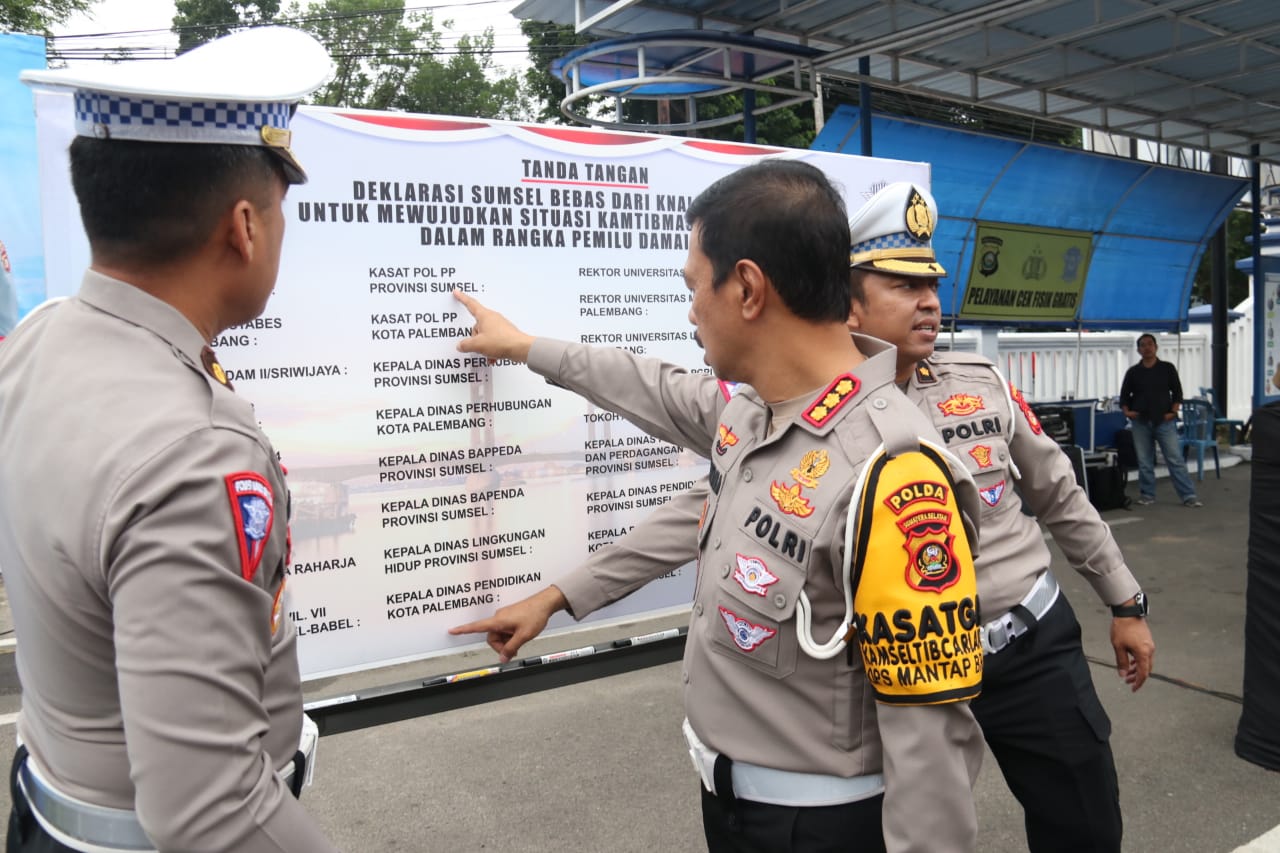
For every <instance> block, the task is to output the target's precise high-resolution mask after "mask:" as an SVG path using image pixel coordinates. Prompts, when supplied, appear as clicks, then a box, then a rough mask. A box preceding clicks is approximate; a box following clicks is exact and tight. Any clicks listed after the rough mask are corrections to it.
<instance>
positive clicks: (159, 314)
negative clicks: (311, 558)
mask: <svg viewBox="0 0 1280 853" xmlns="http://www.w3.org/2000/svg"><path fill="white" fill-rule="evenodd" d="M331 67H332V64H331V62H330V60H329V57H328V55H327V54H326V52H325V50H324V48H323V47H321V45H320V44H319V43H318V42H316V41H315V39H313V38H312V37H311V36H309V35H306V34H304V33H301V32H298V31H296V30H289V29H283V28H263V29H256V30H248V31H245V32H240V33H237V34H234V35H230V36H227V37H226V38H223V39H219V40H217V41H215V42H211V43H209V44H207V45H205V46H203V47H199V48H197V49H195V50H193V51H191V52H189V53H187V54H185V55H183V56H181V57H179V58H177V59H174V60H172V61H169V62H164V63H133V64H122V65H116V66H103V67H98V68H93V69H88V70H86V69H80V68H72V69H66V70H60V71H27V72H23V74H22V79H23V80H24V81H25V82H27V83H30V84H36V85H48V86H57V87H67V88H71V89H73V90H74V93H73V99H74V104H75V130H76V134H77V136H76V138H75V139H74V141H73V142H72V144H71V147H70V160H71V179H72V183H73V186H74V188H75V192H76V197H77V199H78V200H79V203H80V212H81V219H82V221H83V224H84V229H85V232H86V233H87V235H88V238H89V246H90V249H91V256H92V257H91V263H90V267H89V269H88V271H86V273H85V275H84V280H83V282H82V284H81V288H80V291H79V293H78V294H77V295H76V296H75V297H73V298H71V299H67V300H63V301H61V302H57V303H55V304H51V305H49V306H48V307H45V308H41V309H38V310H37V311H35V312H33V313H32V314H31V315H30V316H29V317H28V318H27V319H26V320H25V321H24V322H23V323H22V324H21V325H20V326H19V327H18V328H17V329H16V330H15V332H14V333H13V334H12V335H11V336H10V337H8V338H7V339H6V340H5V341H4V343H3V344H0V441H2V442H3V444H4V446H5V447H7V448H9V449H10V451H9V452H6V453H5V454H4V455H3V457H0V565H3V566H4V574H5V586H6V588H7V592H8V594H9V599H10V603H11V606H12V609H13V618H14V623H15V629H16V632H17V637H18V652H17V662H18V674H19V677H20V678H21V681H22V688H23V696H22V712H21V714H20V715H19V717H18V740H19V744H20V745H19V748H18V752H17V755H16V756H15V759H14V764H13V771H12V775H11V788H12V793H13V810H12V812H11V814H10V821H9V835H8V850H9V851H11V852H12V851H29V850H33V851H62V850H74V851H95V853H97V851H146V850H161V851H169V850H174V851H177V850H183V851H194V850H201V851H238V853H268V851H271V852H272V853H278V851H295V853H317V851H320V853H324V851H332V850H334V849H335V848H334V847H333V845H331V844H330V843H329V841H328V840H326V839H325V838H324V836H323V835H322V834H321V833H320V831H319V830H318V829H317V828H316V826H315V825H314V823H313V821H312V820H311V819H310V817H309V816H308V815H307V814H306V813H305V811H304V810H303V809H302V807H301V806H300V805H299V803H298V801H297V796H298V794H299V793H300V791H301V789H302V787H303V785H304V781H305V780H306V779H307V777H308V774H309V773H310V770H311V767H312V763H311V759H312V757H313V754H314V746H315V740H316V732H315V727H314V725H309V721H306V720H305V718H304V715H303V713H302V694H301V687H300V679H299V673H298V660H297V635H296V633H295V630H294V626H293V624H292V623H291V622H290V620H289V617H288V615H287V610H286V608H285V606H284V600H283V595H284V584H285V564H286V560H287V558H288V519H289V515H288V512H289V510H288V507H289V500H288V491H287V489H286V486H285V478H284V471H283V469H282V468H281V466H280V463H279V462H278V461H277V456H276V452H275V450H274V449H273V448H272V446H271V444H270V442H268V441H267V438H266V436H264V435H263V434H262V432H261V431H260V430H259V428H258V426H257V421H256V419H255V418H254V414H253V408H252V407H251V405H250V403H249V401H248V400H246V399H244V398H243V397H241V396H238V395H237V394H235V393H234V391H233V390H232V387H231V384H230V383H229V382H228V381H227V376H226V373H225V372H224V371H223V369H222V367H221V366H220V365H219V364H218V361H217V358H216V357H215V356H214V354H213V351H212V350H211V349H210V348H209V342H210V341H212V340H213V338H214V337H215V336H216V335H218V334H219V333H220V332H222V331H223V330H224V329H226V328H228V327H231V326H234V325H237V324H241V323H245V322H248V321H250V320H252V319H253V318H254V317H256V316H258V314H260V313H261V312H262V310H263V308H264V307H265V305H266V302H267V298H268V297H269V296H270V294H271V290H272V287H273V286H274V284H275V280H276V273H277V268H278V265H279V260H280V247H281V242H282V240H283V234H284V225H285V214H284V207H283V201H284V195H285V191H286V190H287V188H288V186H289V184H291V183H300V182H302V181H304V180H305V179H306V176H305V174H304V172H303V170H302V166H301V165H300V164H299V163H298V161H297V159H296V158H295V157H294V156H293V153H292V151H291V150H290V148H289V133H290V131H289V119H290V116H291V114H292V112H293V109H294V106H295V105H296V103H297V101H298V100H299V99H301V98H302V97H304V96H305V95H306V94H307V93H308V92H310V91H312V90H313V89H315V88H316V87H317V86H319V85H320V84H321V83H322V82H323V81H324V79H325V78H326V77H327V76H328V75H329V73H330V69H331Z"/></svg>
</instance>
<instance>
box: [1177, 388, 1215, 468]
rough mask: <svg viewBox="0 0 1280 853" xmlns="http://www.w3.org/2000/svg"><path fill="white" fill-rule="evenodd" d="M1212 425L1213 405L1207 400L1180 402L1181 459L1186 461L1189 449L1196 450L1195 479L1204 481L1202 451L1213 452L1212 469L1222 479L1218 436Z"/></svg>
mask: <svg viewBox="0 0 1280 853" xmlns="http://www.w3.org/2000/svg"><path fill="white" fill-rule="evenodd" d="M1216 433H1217V430H1216V429H1215V425H1214V411H1213V404H1212V403H1210V402H1209V401H1208V400H1183V401H1182V435H1181V437H1180V438H1179V443H1180V444H1181V446H1182V458H1183V459H1186V458H1187V454H1188V452H1189V451H1190V450H1191V448H1193V447H1194V448H1195V450H1196V479H1197V480H1203V479H1204V451H1205V449H1206V448H1208V449H1209V450H1212V451H1213V469H1214V471H1215V472H1216V473H1217V475H1218V479H1222V465H1221V463H1220V462H1219V461H1218V436H1217V434H1216Z"/></svg>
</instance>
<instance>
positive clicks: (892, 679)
mask: <svg viewBox="0 0 1280 853" xmlns="http://www.w3.org/2000/svg"><path fill="white" fill-rule="evenodd" d="M843 210H844V207H843V203H842V202H841V201H840V199H839V196H838V194H837V193H836V192H835V190H834V189H833V188H832V187H831V186H830V184H829V183H828V181H827V180H826V178H825V176H823V175H822V173H821V172H820V171H818V170H817V169H815V168H813V167H812V166H809V165H807V164H804V163H799V162H796V161H788V160H774V161H764V162H762V163H760V164H757V165H755V166H751V167H747V168H746V169H742V170H740V171H738V172H735V173H733V174H731V175H729V176H728V177H726V178H723V179H721V180H720V181H718V182H716V183H715V184H713V185H712V186H711V187H710V188H708V189H707V190H706V191H705V192H703V193H702V194H701V195H699V196H698V198H697V199H695V200H694V202H693V204H692V205H691V206H690V208H689V211H688V214H687V216H688V219H689V221H690V224H691V225H692V228H693V231H692V235H691V239H690V248H689V257H688V260H687V262H686V265H685V270H684V272H685V280H686V284H687V286H688V288H689V290H690V294H691V304H692V307H691V309H690V314H689V317H690V321H691V322H692V323H693V324H694V325H695V326H696V328H697V333H698V336H699V340H700V341H701V342H702V344H703V346H704V347H705V351H706V361H707V363H708V364H709V365H710V366H711V367H712V369H713V370H714V371H715V373H716V375H717V376H719V377H721V378H723V379H726V380H732V381H741V382H743V383H747V384H749V385H750V388H744V390H743V391H742V392H741V393H739V394H737V395H735V396H733V397H732V398H731V399H726V398H724V397H722V396H719V395H718V394H714V393H713V394H711V395H708V394H706V393H704V391H705V389H706V387H707V385H706V383H704V382H703V380H702V379H700V378H696V377H691V376H689V375H688V374H684V373H681V372H679V371H675V370H669V371H668V372H667V374H666V375H665V376H664V377H661V379H669V380H670V381H669V382H664V381H657V382H652V383H643V384H634V385H632V384H630V383H618V382H614V383H611V388H612V390H611V391H609V392H605V393H606V394H614V395H616V397H617V398H618V399H616V400H614V402H615V404H617V407H618V408H619V409H620V410H622V411H625V412H626V413H627V414H628V415H631V416H634V417H636V418H637V419H638V420H639V421H640V422H642V423H651V424H654V425H655V426H656V425H658V424H661V425H664V426H665V428H666V429H669V430H671V431H672V432H673V433H679V434H680V435H682V436H685V437H687V438H688V439H689V440H691V441H692V440H699V441H700V442H701V444H702V446H703V447H704V448H706V450H705V451H704V452H707V453H708V455H709V456H710V458H711V461H712V468H711V475H710V490H709V492H708V495H707V498H706V501H705V503H704V505H703V507H702V509H701V510H700V513H699V515H700V519H701V520H700V522H699V529H698V532H697V536H696V544H697V552H698V558H699V562H700V567H701V568H700V577H699V582H698V586H697V590H696V592H695V601H694V604H693V612H692V615H691V622H690V629H689V638H688V643H687V646H686V654H685V662H684V675H683V677H684V681H685V687H686V689H685V700H686V701H685V705H686V710H687V714H688V719H687V721H686V724H685V735H686V738H687V740H688V743H689V748H690V753H691V755H692V756H693V758H694V763H695V765H696V766H697V768H698V771H699V775H700V776H701V782H702V797H703V823H704V830H705V834H706V839H707V844H708V848H709V849H710V850H712V851H716V853H718V852H719V851H748V850H749V851H781V850H797V851H827V850H883V849H886V848H887V849H889V850H893V851H932V852H933V853H939V851H971V850H973V846H974V839H975V835H976V820H975V816H974V810H973V802H972V795H971V788H970V786H971V783H972V779H973V774H974V773H975V772H976V770H977V768H978V764H979V762H980V760H981V751H982V748H981V742H980V739H979V737H978V735H977V729H976V726H975V724H974V721H973V719H972V716H971V714H970V712H969V710H968V707H967V701H966V700H968V699H970V698H971V697H972V696H974V695H976V693H977V691H978V689H979V686H980V684H979V682H980V677H981V666H982V659H983V655H982V651H981V644H980V640H979V638H978V632H977V628H978V617H977V602H976V599H975V594H976V585H975V583H974V582H973V571H972V563H971V559H972V558H971V555H970V553H969V548H968V536H967V532H966V529H965V526H964V523H963V519H964V513H965V512H975V511H977V501H976V496H974V495H973V494H972V492H971V491H970V490H969V487H970V483H969V482H968V477H967V475H966V474H965V473H964V468H963V465H962V463H959V462H958V461H955V460H951V459H948V457H947V454H945V453H942V452H939V448H940V445H939V443H938V439H937V437H936V433H934V432H933V431H932V429H931V428H930V427H929V424H928V421H927V419H926V418H924V417H922V416H921V414H920V413H919V411H918V410H917V409H915V408H914V407H913V406H911V405H910V404H909V403H908V402H907V400H906V399H905V398H904V397H903V396H902V395H901V394H900V393H899V392H898V391H897V389H896V388H894V386H893V374H894V372H895V370H896V355H895V353H894V351H893V348H892V347H886V346H884V345H883V344H878V343H877V342H872V341H868V340H865V339H864V340H862V341H859V342H858V343H857V345H855V342H854V340H853V339H851V337H850V335H849V333H848V330H847V327H846V325H845V323H846V320H847V316H848V272H847V254H846V249H847V245H846V244H847V239H848V232H847V223H846V221H845V218H844V212H843ZM460 299H462V301H463V303H464V304H465V305H466V306H467V307H468V308H469V309H470V310H471V311H472V313H473V314H474V315H475V316H476V318H477V325H476V330H475V333H474V335H473V336H472V337H470V338H467V339H466V340H464V341H463V342H461V343H460V345H459V348H460V349H461V350H463V351H467V352H481V353H484V354H485V355H487V356H490V357H491V358H513V359H516V360H520V361H525V360H528V361H529V362H530V364H531V366H534V365H548V364H550V365H552V369H551V370H549V371H547V373H548V375H551V376H557V375H558V374H559V373H560V371H558V370H557V369H556V368H557V367H558V366H559V365H560V363H561V362H563V361H565V360H574V359H575V358H578V357H585V356H586V352H585V348H580V347H577V346H575V345H571V344H563V343H559V342H554V341H545V340H537V341H533V340H532V339H530V338H528V336H523V335H521V334H520V333H519V332H518V331H516V330H514V328H513V327H510V325H509V324H507V323H505V321H504V320H503V319H502V318H501V316H500V315H496V314H494V313H493V312H489V311H487V310H486V309H484V308H483V306H481V305H479V303H476V302H475V301H474V300H472V299H470V298H467V297H460ZM863 346H865V347H866V349H865V350H863V351H860V348H861V347H863ZM864 353H865V354H864ZM598 354H600V353H591V357H592V359H594V358H595V357H596V355H598ZM606 361H608V362H609V366H606V367H604V368H598V369H599V370H600V372H602V373H610V372H611V369H616V371H617V374H618V375H624V374H626V373H627V372H628V371H630V370H632V369H633V367H634V365H636V363H637V360H636V359H634V358H633V357H632V356H631V355H630V354H628V353H624V352H622V351H617V350H615V351H612V352H610V353H609V354H608V355H607V357H606ZM535 369H540V368H537V367H535ZM624 386H625V387H624ZM713 391H714V387H713ZM922 437H923V438H922ZM956 470H958V471H959V477H955V476H953V472H954V471H956ZM686 530H687V533H686V534H685V535H686V541H687V542H688V543H693V542H694V541H695V537H694V534H693V531H692V530H691V529H688V528H686ZM638 585H639V583H636V584H634V585H633V586H632V587H631V588H632V589H633V588H635V586H638ZM627 591H630V590H628V589H624V588H621V585H619V586H615V587H614V589H613V590H611V591H610V593H607V594H606V595H605V596H592V595H587V596H584V597H583V598H582V599H581V600H575V598H574V595H575V591H574V588H573V586H572V585H571V584H565V585H564V586H561V587H559V588H557V587H551V588H549V589H548V590H545V591H544V592H542V593H538V594H537V595H535V596H533V597H531V598H529V599H526V600H525V601H524V602H521V603H518V604H516V605H514V606H513V607H509V608H504V609H503V610H502V611H499V612H498V613H497V614H496V615H495V616H494V617H492V618H490V619H486V620H481V621H479V622H475V623H471V624H469V625H463V626H459V627H458V628H456V629H454V633H468V632H484V633H487V634H489V640H490V644H491V645H492V646H493V647H494V648H495V649H496V650H497V651H498V652H499V654H500V655H501V656H502V657H503V658H504V659H505V658H509V657H510V656H511V655H512V654H514V653H515V651H516V650H517V649H518V647H519V644H520V643H521V642H523V641H524V639H527V638H528V637H529V636H533V635H535V634H536V633H537V632H538V631H540V630H541V629H542V627H543V626H545V624H546V619H547V617H548V616H549V615H550V614H551V613H553V612H554V611H555V610H556V609H559V608H562V607H568V608H569V609H570V611H571V612H572V613H573V615H574V616H575V617H578V618H581V617H582V616H583V615H585V613H586V612H589V608H591V607H593V606H598V605H600V604H601V603H603V600H604V599H607V598H609V597H610V594H612V595H613V597H620V596H621V595H623V594H625V593H626V592H627ZM855 651H858V652H859V654H855V653H854V652H855ZM882 792H883V804H882V802H881V793H882ZM882 812H883V816H882ZM882 843H883V844H884V846H881V844H882Z"/></svg>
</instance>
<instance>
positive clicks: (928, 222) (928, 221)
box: [907, 189, 937, 243]
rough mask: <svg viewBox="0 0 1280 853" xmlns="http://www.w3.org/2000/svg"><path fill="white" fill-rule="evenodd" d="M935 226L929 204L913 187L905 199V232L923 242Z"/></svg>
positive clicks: (930, 235)
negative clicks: (908, 196)
mask: <svg viewBox="0 0 1280 853" xmlns="http://www.w3.org/2000/svg"><path fill="white" fill-rule="evenodd" d="M936 226H937V223H936V222H934V221H933V214H932V213H930V212H929V205H928V204H927V203H926V202H925V200H924V197H923V196H922V195H920V193H918V192H916V191H915V190H914V189H913V190H912V191H911V198H910V199H908V200H907V233H909V234H910V235H911V236H912V237H915V238H916V239H917V240H919V241H920V242H922V243H923V242H925V241H927V240H928V239H929V238H930V237H932V236H933V229H934V228H935V227H936Z"/></svg>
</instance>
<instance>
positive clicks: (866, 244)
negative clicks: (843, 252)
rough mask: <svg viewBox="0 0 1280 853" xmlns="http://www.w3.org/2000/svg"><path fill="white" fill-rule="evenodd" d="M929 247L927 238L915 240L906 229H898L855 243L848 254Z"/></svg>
mask: <svg viewBox="0 0 1280 853" xmlns="http://www.w3.org/2000/svg"><path fill="white" fill-rule="evenodd" d="M921 247H923V248H929V241H928V240H917V239H916V238H915V237H912V236H911V235H910V234H909V233H907V232H906V231H898V232H895V233H893V234H885V235H884V236H883V237H874V238H872V239H870V240H863V241H862V242H861V243H857V244H855V245H854V246H853V248H852V249H850V250H849V254H850V255H861V254H862V253H863V252H874V251H878V250H880V249H918V248H921Z"/></svg>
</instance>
